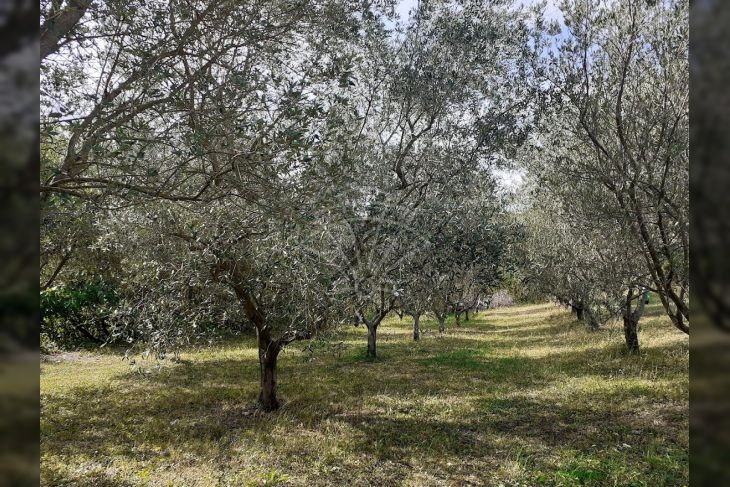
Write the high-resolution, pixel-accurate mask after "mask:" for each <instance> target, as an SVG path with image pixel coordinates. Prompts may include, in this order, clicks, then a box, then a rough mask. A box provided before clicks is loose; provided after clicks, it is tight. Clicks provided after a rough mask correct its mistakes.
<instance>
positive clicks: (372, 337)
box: [367, 324, 378, 358]
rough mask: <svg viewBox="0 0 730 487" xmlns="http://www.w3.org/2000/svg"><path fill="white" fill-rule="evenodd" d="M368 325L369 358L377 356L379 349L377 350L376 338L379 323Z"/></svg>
mask: <svg viewBox="0 0 730 487" xmlns="http://www.w3.org/2000/svg"><path fill="white" fill-rule="evenodd" d="M367 327H368V354H367V356H368V358H376V357H377V350H376V338H377V333H378V325H377V324H373V325H367Z"/></svg>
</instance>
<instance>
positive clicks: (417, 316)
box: [413, 313, 421, 341]
mask: <svg viewBox="0 0 730 487" xmlns="http://www.w3.org/2000/svg"><path fill="white" fill-rule="evenodd" d="M420 320H421V314H420V313H414V315H413V340H414V341H418V340H419V339H420V338H421V328H420V326H419V321H420Z"/></svg>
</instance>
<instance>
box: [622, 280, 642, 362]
mask: <svg viewBox="0 0 730 487" xmlns="http://www.w3.org/2000/svg"><path fill="white" fill-rule="evenodd" d="M634 296H635V295H634V290H633V289H629V292H628V293H627V295H626V304H625V306H624V316H623V319H624V339H625V340H626V348H627V349H628V351H629V353H632V354H634V353H639V333H638V328H639V319H641V315H642V314H643V312H644V305H645V304H646V296H647V291H646V290H643V291H642V292H641V294H640V295H639V296H637V301H638V303H637V305H636V308H635V309H634V310H633V311H632V310H631V303H632V301H633V299H634Z"/></svg>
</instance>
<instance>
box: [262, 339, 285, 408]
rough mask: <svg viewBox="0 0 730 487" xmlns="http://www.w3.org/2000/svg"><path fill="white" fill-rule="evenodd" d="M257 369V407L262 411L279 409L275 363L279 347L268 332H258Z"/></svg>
mask: <svg viewBox="0 0 730 487" xmlns="http://www.w3.org/2000/svg"><path fill="white" fill-rule="evenodd" d="M258 346H259V368H260V372H261V384H260V388H259V399H258V407H259V408H260V409H261V410H263V411H275V410H277V409H279V400H278V399H277V397H276V361H277V359H278V357H279V352H280V351H281V347H280V346H279V344H278V343H277V342H276V341H274V340H271V337H270V336H269V334H268V332H261V331H260V332H258Z"/></svg>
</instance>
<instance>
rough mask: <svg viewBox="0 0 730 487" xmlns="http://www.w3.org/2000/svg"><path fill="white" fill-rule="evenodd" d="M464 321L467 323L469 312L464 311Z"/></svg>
mask: <svg viewBox="0 0 730 487" xmlns="http://www.w3.org/2000/svg"><path fill="white" fill-rule="evenodd" d="M464 321H469V310H466V311H464Z"/></svg>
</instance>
